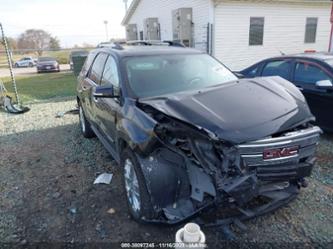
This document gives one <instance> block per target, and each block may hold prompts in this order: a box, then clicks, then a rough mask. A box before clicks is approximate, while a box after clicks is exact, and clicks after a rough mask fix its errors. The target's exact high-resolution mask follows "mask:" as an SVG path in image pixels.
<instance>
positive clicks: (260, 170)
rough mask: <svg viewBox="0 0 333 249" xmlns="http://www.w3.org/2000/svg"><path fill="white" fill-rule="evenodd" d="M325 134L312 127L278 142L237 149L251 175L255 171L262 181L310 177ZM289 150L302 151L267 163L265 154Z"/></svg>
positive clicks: (248, 144) (256, 143) (243, 146)
mask: <svg viewBox="0 0 333 249" xmlns="http://www.w3.org/2000/svg"><path fill="white" fill-rule="evenodd" d="M321 132H322V131H321V129H320V128H319V127H311V128H308V129H303V130H299V131H295V132H289V133H285V134H283V135H281V136H279V137H275V138H267V139H262V140H257V141H254V142H250V143H246V144H241V145H238V146H237V148H238V150H239V152H240V155H241V158H242V160H243V163H244V164H245V166H247V167H248V168H249V170H250V171H252V170H255V171H256V173H257V176H258V178H259V179H262V180H282V179H283V180H287V179H296V178H299V177H304V176H308V175H310V173H311V169H312V166H313V158H314V154H315V152H316V147H317V144H318V141H319V138H320V134H321ZM285 148H298V151H297V153H295V154H293V155H290V156H285V157H284V156H280V157H275V158H272V159H269V160H265V159H264V152H265V151H267V150H279V149H285Z"/></svg>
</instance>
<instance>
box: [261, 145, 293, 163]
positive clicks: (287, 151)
mask: <svg viewBox="0 0 333 249" xmlns="http://www.w3.org/2000/svg"><path fill="white" fill-rule="evenodd" d="M298 150H299V147H298V146H294V147H290V148H280V149H269V150H265V151H264V153H263V158H264V160H272V159H278V158H283V157H291V156H296V155H297V154H298Z"/></svg>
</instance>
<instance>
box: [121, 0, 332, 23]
mask: <svg viewBox="0 0 333 249" xmlns="http://www.w3.org/2000/svg"><path fill="white" fill-rule="evenodd" d="M140 1H141V0H133V1H132V3H131V5H130V6H129V8H128V10H127V12H126V14H125V16H124V18H123V20H122V22H121V24H122V25H127V24H128V22H129V20H130V19H131V17H132V15H133V14H134V12H135V10H136V8H137V7H138V5H139V3H140ZM214 1H215V2H216V3H221V2H223V1H224V0H214ZM234 1H236V0H234ZM239 1H243V2H245V1H246V2H256V1H258V0H239ZM331 1H332V0H261V1H260V2H271V3H273V2H286V3H307V4H323V3H325V4H327V3H330V2H331Z"/></svg>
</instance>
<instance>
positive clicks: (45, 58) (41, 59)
mask: <svg viewBox="0 0 333 249" xmlns="http://www.w3.org/2000/svg"><path fill="white" fill-rule="evenodd" d="M55 60H56V59H54V58H52V57H39V58H38V61H55Z"/></svg>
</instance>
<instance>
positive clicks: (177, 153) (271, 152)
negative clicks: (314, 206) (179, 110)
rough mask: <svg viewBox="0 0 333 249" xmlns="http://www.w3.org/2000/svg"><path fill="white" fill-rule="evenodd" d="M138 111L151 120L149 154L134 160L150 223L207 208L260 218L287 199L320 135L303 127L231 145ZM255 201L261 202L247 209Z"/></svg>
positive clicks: (315, 129) (161, 116) (176, 219)
mask: <svg viewBox="0 0 333 249" xmlns="http://www.w3.org/2000/svg"><path fill="white" fill-rule="evenodd" d="M140 108H141V109H143V110H144V112H145V113H148V114H149V115H150V116H151V117H152V118H153V119H154V120H155V121H156V126H155V128H154V136H155V139H154V140H155V142H154V146H153V148H154V149H150V151H149V155H144V154H142V155H141V156H140V155H139V156H138V160H139V162H140V164H141V165H142V166H141V167H142V172H143V175H144V177H145V179H146V184H147V189H148V191H149V194H150V196H151V202H152V204H153V207H154V211H155V212H156V213H157V214H159V215H158V218H156V219H154V220H149V221H151V222H159V223H167V224H176V223H179V222H182V221H184V220H186V219H189V218H191V217H193V216H194V215H196V214H198V213H200V212H201V211H203V210H204V209H208V208H219V209H220V208H228V209H231V210H233V211H237V213H238V217H239V218H240V219H248V218H252V217H255V216H258V215H262V214H264V213H267V212H270V211H273V210H275V209H276V208H278V207H280V206H282V205H285V204H286V203H288V202H289V201H290V200H292V199H293V198H294V197H295V196H296V195H297V194H298V192H299V188H300V187H301V186H303V185H304V177H307V176H310V174H311V170H312V167H313V166H314V163H315V158H314V154H315V150H316V145H317V143H318V140H319V137H320V133H321V130H320V129H319V128H318V127H314V126H311V125H310V124H309V123H306V124H303V125H300V126H297V127H296V128H293V129H291V130H288V131H286V132H281V133H279V134H276V135H273V136H269V137H267V138H265V139H262V140H257V141H253V142H245V143H240V144H234V143H231V142H228V141H223V140H221V139H219V138H217V137H216V136H215V135H214V134H212V133H211V132H209V131H207V130H205V129H203V128H202V129H200V128H198V127H194V126H192V125H190V124H188V123H184V122H182V121H180V120H176V119H174V118H172V117H169V116H167V115H165V114H163V113H161V112H160V111H157V110H156V109H154V108H152V107H150V106H147V105H143V104H142V105H141V107H140ZM156 141H157V142H156ZM257 199H265V201H264V202H262V203H257V204H256V205H254V206H253V205H252V203H253V201H254V200H257Z"/></svg>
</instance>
